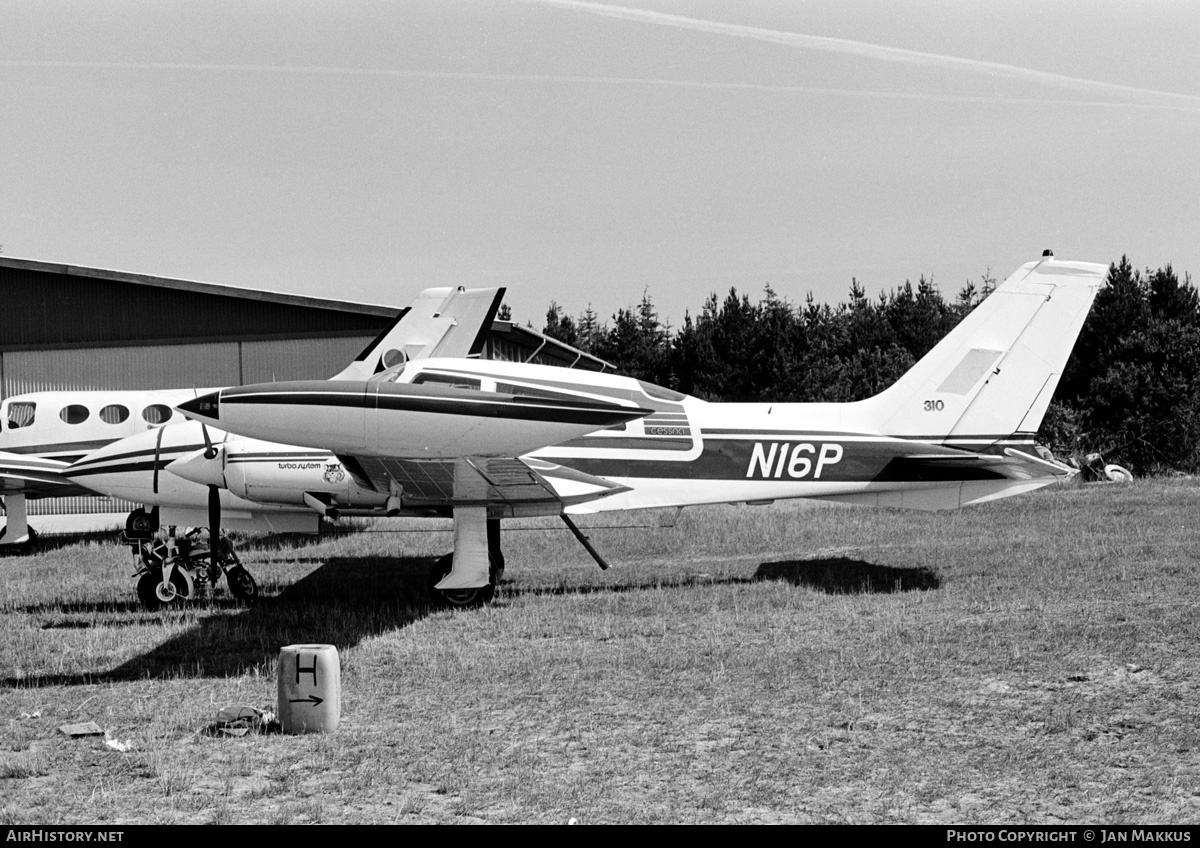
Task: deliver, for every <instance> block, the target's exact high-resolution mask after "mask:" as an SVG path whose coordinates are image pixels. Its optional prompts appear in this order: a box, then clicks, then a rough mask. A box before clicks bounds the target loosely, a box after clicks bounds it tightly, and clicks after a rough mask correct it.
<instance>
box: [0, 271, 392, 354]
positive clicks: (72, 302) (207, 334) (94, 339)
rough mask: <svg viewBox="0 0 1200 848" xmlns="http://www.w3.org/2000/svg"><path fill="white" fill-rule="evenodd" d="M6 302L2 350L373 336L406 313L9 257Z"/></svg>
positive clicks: (2, 277) (0, 284)
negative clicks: (399, 313)
mask: <svg viewBox="0 0 1200 848" xmlns="http://www.w3.org/2000/svg"><path fill="white" fill-rule="evenodd" d="M231 300H232V301H235V303H231ZM0 303H3V304H4V308H3V309H0V350H14V349H20V350H30V349H39V348H61V347H80V346H85V347H103V346H108V345H129V344H162V343H164V342H166V343H169V342H180V343H182V342H191V343H195V342H202V341H217V340H223V339H229V338H239V339H270V338H305V337H316V336H324V337H328V336H348V335H353V336H358V335H366V336H374V335H375V334H376V333H378V332H379V330H381V329H383V328H384V327H385V326H387V324H388V323H389V322H390V321H391V320H392V319H393V318H394V317H395V316H396V313H397V312H398V311H399V308H398V307H395V306H379V305H374V304H365V303H346V302H344V301H340V300H326V299H324V298H317V297H304V296H302V295H294V294H282V293H279V292H268V291H258V290H254V289H243V288H238V287H236V286H224V285H216V284H213V283H198V282H193V281H191V280H174V279H170V278H167V277H152V276H149V275H146V274H131V273H128V272H125V271H109V270H104V269H100V268H85V267H81V266H78V265H61V264H55V263H49V262H37V261H33V260H30V259H15V258H12V257H8V256H0ZM231 307H232V308H231Z"/></svg>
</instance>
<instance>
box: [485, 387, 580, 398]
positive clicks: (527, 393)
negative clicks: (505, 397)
mask: <svg viewBox="0 0 1200 848" xmlns="http://www.w3.org/2000/svg"><path fill="white" fill-rule="evenodd" d="M496 391H498V392H506V393H508V394H510V395H522V396H524V397H535V398H553V399H555V400H579V396H578V395H572V394H568V393H567V392H556V391H553V390H552V389H542V388H534V387H533V386H520V385H517V384H516V383H497V384H496Z"/></svg>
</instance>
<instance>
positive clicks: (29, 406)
mask: <svg viewBox="0 0 1200 848" xmlns="http://www.w3.org/2000/svg"><path fill="white" fill-rule="evenodd" d="M36 413H37V404H36V403H34V402H32V401H25V400H22V401H17V402H16V403H10V404H9V405H8V429H10V430H16V429H18V428H20V427H28V426H29V425H30V424H32V423H33V418H34V415H35V414H36Z"/></svg>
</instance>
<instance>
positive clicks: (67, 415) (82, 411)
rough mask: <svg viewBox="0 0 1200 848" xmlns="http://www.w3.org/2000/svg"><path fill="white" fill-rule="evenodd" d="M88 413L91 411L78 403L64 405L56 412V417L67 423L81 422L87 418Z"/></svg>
mask: <svg viewBox="0 0 1200 848" xmlns="http://www.w3.org/2000/svg"><path fill="white" fill-rule="evenodd" d="M89 415H91V412H89V411H88V408H87V407H86V406H84V405H83V404H79V403H73V404H71V405H70V406H64V407H63V409H62V411H61V412H59V413H58V417H59V418H61V419H62V420H63V421H64V422H65V423H67V424H82V423H83V422H84V421H87V420H88V416H89Z"/></svg>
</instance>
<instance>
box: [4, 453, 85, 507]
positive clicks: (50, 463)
mask: <svg viewBox="0 0 1200 848" xmlns="http://www.w3.org/2000/svg"><path fill="white" fill-rule="evenodd" d="M68 465H70V463H67V462H61V461H59V460H56V459H42V458H41V457H36V456H22V455H21V454H15V453H8V452H6V451H0V494H18V493H21V494H30V495H53V496H55V497H57V496H61V495H71V494H75V493H79V492H86V493H87V494H92V492H91V490H90V489H84V488H83V487H81V486H79V485H77V484H75V483H73V482H72V481H70V480H68V479H67V478H66V477H64V476H62V471H63V469H64V468H66V467H67V466H68Z"/></svg>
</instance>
